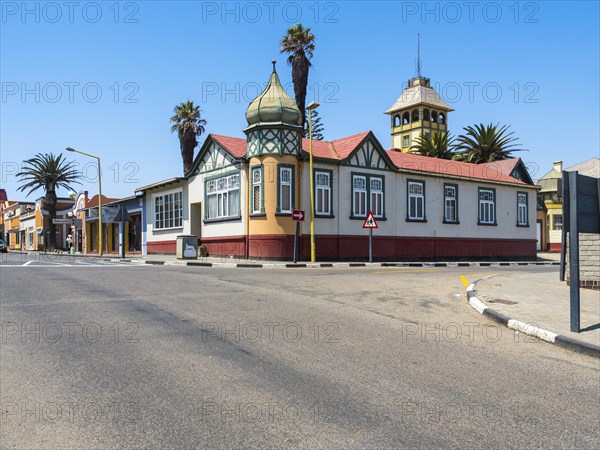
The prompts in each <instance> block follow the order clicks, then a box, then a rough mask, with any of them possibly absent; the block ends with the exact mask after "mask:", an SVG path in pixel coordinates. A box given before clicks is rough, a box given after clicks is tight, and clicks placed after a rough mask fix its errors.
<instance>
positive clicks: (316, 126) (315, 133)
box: [304, 109, 325, 141]
mask: <svg viewBox="0 0 600 450" xmlns="http://www.w3.org/2000/svg"><path fill="white" fill-rule="evenodd" d="M306 115H308V110H307V112H306ZM308 131H309V130H308V127H306V130H304V137H305V138H308V137H309V136H308V135H309V133H308ZM323 131H325V127H324V126H323V121H322V118H321V116H319V112H318V111H317V110H316V109H313V112H312V138H313V139H314V140H315V141H323V140H325V136H324V135H323Z"/></svg>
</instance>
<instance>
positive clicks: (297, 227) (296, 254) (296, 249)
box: [294, 220, 300, 263]
mask: <svg viewBox="0 0 600 450" xmlns="http://www.w3.org/2000/svg"><path fill="white" fill-rule="evenodd" d="M299 232H300V221H298V220H296V234H295V235H294V263H297V262H298V233H299Z"/></svg>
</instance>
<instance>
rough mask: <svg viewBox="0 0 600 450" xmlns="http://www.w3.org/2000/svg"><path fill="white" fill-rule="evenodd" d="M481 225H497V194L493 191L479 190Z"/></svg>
mask: <svg viewBox="0 0 600 450" xmlns="http://www.w3.org/2000/svg"><path fill="white" fill-rule="evenodd" d="M479 223H480V224H485V225H495V224H496V192H495V190H493V189H479Z"/></svg>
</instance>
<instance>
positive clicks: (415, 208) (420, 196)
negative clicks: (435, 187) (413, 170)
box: [408, 181, 425, 220]
mask: <svg viewBox="0 0 600 450" xmlns="http://www.w3.org/2000/svg"><path fill="white" fill-rule="evenodd" d="M408 220H425V183H424V182H423V181H408Z"/></svg>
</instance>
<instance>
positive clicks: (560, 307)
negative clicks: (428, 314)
mask: <svg viewBox="0 0 600 450" xmlns="http://www.w3.org/2000/svg"><path fill="white" fill-rule="evenodd" d="M469 297H470V298H469V301H470V303H471V305H472V306H473V307H474V308H475V309H478V310H479V312H481V313H484V311H482V310H480V309H485V308H486V307H487V308H488V309H487V311H485V313H486V314H487V315H490V316H492V318H494V319H495V320H497V321H500V322H506V325H507V326H509V327H511V328H515V329H521V331H524V332H526V333H528V334H534V335H536V336H538V337H540V338H541V339H544V340H547V341H550V342H554V343H559V344H560V343H565V342H566V343H567V345H566V346H572V347H577V345H578V343H579V344H581V345H580V347H587V346H593V347H595V348H596V350H595V351H596V352H599V351H600V292H599V291H594V290H591V289H581V319H580V325H581V330H582V331H581V332H580V333H572V332H571V331H569V329H570V318H569V286H567V284H566V282H562V281H560V280H559V278H558V273H532V272H528V273H517V272H515V273H511V274H503V275H494V276H491V277H486V278H484V279H482V280H479V281H478V282H476V285H475V287H474V288H473V289H472V295H470V296H469ZM472 297H475V300H479V301H480V302H481V303H482V304H483V307H482V306H481V305H478V304H477V302H476V301H475V300H473V298H472ZM494 316H495V317H494ZM557 336H558V337H557ZM569 344H573V345H569ZM593 347H591V349H592V350H594V348H593ZM598 355H600V353H599V354H598Z"/></svg>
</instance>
